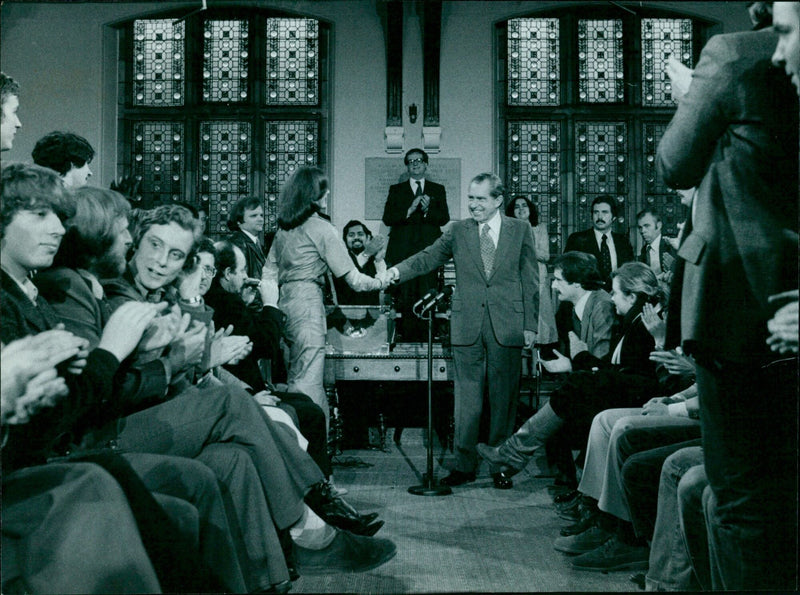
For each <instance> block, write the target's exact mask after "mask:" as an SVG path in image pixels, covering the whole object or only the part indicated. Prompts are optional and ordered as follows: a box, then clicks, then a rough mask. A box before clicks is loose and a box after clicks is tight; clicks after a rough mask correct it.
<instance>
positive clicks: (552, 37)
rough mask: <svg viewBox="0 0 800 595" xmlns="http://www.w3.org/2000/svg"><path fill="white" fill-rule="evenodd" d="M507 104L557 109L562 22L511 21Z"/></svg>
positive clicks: (509, 29) (551, 20) (552, 19)
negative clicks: (560, 29) (548, 106)
mask: <svg viewBox="0 0 800 595" xmlns="http://www.w3.org/2000/svg"><path fill="white" fill-rule="evenodd" d="M507 70H508V85H507V88H508V99H507V100H508V104H509V105H558V104H559V102H560V100H561V92H560V83H561V73H560V62H559V20H558V19H555V18H547V19H510V20H509V21H508V67H507Z"/></svg>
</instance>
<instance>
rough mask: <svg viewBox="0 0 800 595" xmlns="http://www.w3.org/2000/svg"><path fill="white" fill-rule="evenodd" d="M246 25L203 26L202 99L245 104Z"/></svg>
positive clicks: (213, 23) (210, 23)
mask: <svg viewBox="0 0 800 595" xmlns="http://www.w3.org/2000/svg"><path fill="white" fill-rule="evenodd" d="M247 25H248V23H247V21H244V20H242V21H213V20H207V21H204V22H203V99H204V100H206V101H245V100H246V99H247V64H248V61H249V58H250V49H249V39H248V36H247V30H248V27H247Z"/></svg>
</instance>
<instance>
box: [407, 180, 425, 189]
mask: <svg viewBox="0 0 800 595" xmlns="http://www.w3.org/2000/svg"><path fill="white" fill-rule="evenodd" d="M417 182H419V183H420V184H422V191H423V192H425V178H420V179H419V180H415V179H414V178H408V185H409V186H411V192H416V191H417Z"/></svg>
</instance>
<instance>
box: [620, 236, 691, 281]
mask: <svg viewBox="0 0 800 595" xmlns="http://www.w3.org/2000/svg"><path fill="white" fill-rule="evenodd" d="M615 241H616V240H615ZM665 254H669V255H670V256H671V257H672V258H673V261H672V266H671V267H669V266H668V267H666V268H664V255H665ZM658 257H659V259H660V261H661V272H662V273H666V272H667V271H671V270H673V269H674V268H675V261H674V259H675V258H677V257H678V253H677V252H675V249H674V248H673V247H672V244H670V243H669V242H668V241H667V240H665V239H664V237H663V236H662V237H661V241H660V242H659V243H658ZM636 260H638V261H639V262H643V263H645V264H647V244H644V245H643V246H642V249H641V250H640V251H639V256H637V257H636Z"/></svg>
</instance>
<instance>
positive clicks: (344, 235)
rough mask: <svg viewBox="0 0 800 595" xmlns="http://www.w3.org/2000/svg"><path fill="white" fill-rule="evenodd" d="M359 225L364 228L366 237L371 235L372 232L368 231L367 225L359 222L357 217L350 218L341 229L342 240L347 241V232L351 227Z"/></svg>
mask: <svg viewBox="0 0 800 595" xmlns="http://www.w3.org/2000/svg"><path fill="white" fill-rule="evenodd" d="M359 225H360V226H361V228H362V229H363V230H364V235H365V236H367V237H368V238H371V237H372V232H371V231H370V229H369V227H367V226H366V225H364V224H363V223H361V221H359V220H358V219H351V220H350V221H348V222H347V224H346V225H345V226H344V229H343V230H342V240H344V242H345V243H347V232H349V231H350V229H351V228H353V227H358V226H359Z"/></svg>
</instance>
